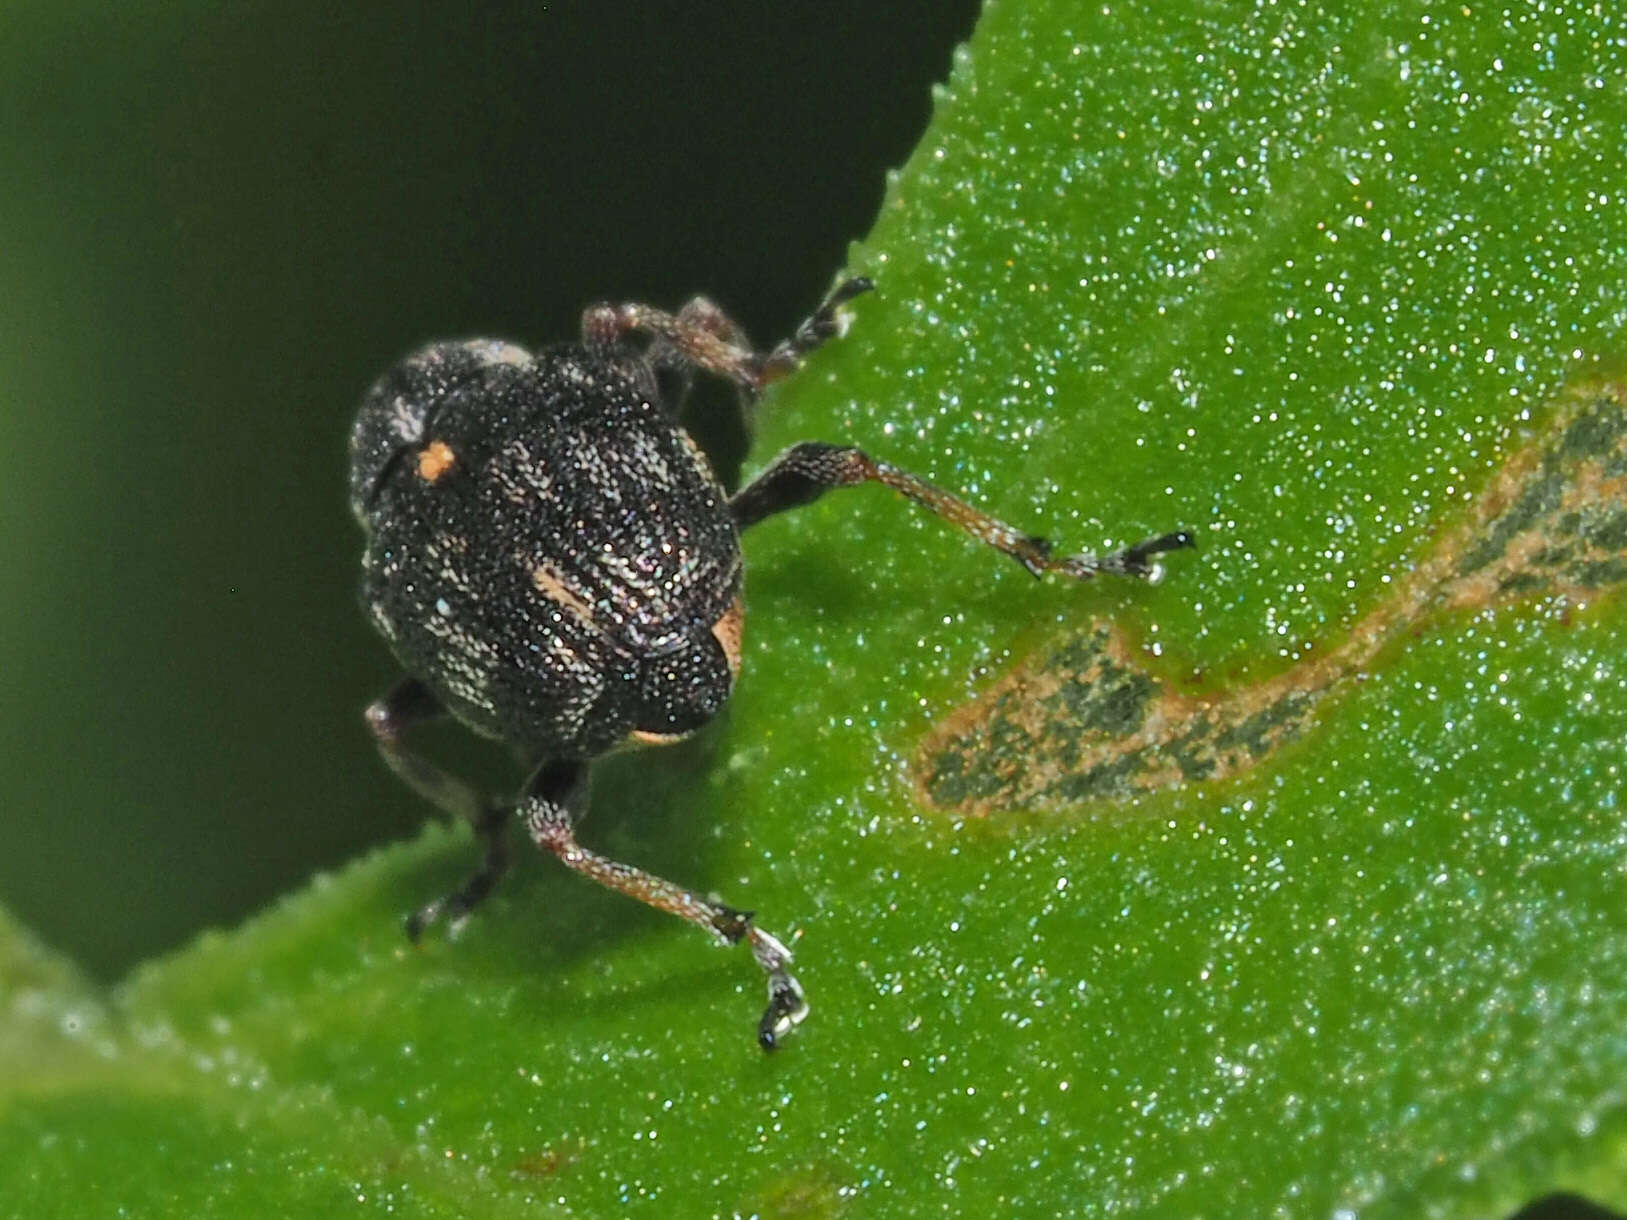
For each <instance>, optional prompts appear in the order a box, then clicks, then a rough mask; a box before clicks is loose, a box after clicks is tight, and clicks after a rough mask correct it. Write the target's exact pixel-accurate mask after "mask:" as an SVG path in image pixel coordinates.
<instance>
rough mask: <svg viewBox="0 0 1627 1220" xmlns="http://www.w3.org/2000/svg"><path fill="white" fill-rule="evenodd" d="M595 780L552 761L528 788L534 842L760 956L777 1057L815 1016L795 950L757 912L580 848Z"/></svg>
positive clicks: (581, 768)
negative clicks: (578, 825)
mask: <svg viewBox="0 0 1627 1220" xmlns="http://www.w3.org/2000/svg"><path fill="white" fill-rule="evenodd" d="M587 773H588V768H587V764H586V763H584V762H579V761H572V760H561V761H553V762H547V763H544V764H543V765H542V766H541V767H539V768H537V770H536V772H535V774H533V775H532V777H531V778H530V780H528V781H527V782H526V786H525V790H524V792H523V793H522V795H521V797H520V805H519V813H520V817H521V820H522V821H523V822H524V823H525V827H526V829H527V830H528V831H529V832H530V834H531V838H532V839H533V840H534V841H535V842H536V844H537V846H538V847H541V848H542V849H544V850H545V851H549V852H552V853H553V854H554V855H556V856H558V857H559V859H560V861H561V862H562V863H564V864H565V865H566V867H568V868H571V869H573V870H575V871H576V872H578V873H581V874H582V875H583V876H584V877H588V878H591V879H592V880H594V881H597V882H598V883H599V884H600V885H603V886H608V887H609V888H610V889H613V890H618V891H620V892H621V893H623V894H626V895H627V896H628V897H629V898H636V899H637V900H638V901H640V902H642V903H645V904H647V905H649V906H652V907H654V908H656V909H657V910H659V911H665V912H667V913H668V914H669V915H676V916H678V918H680V919H687V920H688V921H689V922H690V923H692V924H694V925H696V926H697V927H699V928H703V929H705V930H706V931H707V932H710V933H711V934H712V935H713V936H715V937H717V938H718V939H719V940H721V941H722V942H724V943H725V944H729V945H736V944H739V943H740V942H741V941H742V940H744V941H746V943H747V944H749V945H750V946H751V955H752V957H753V958H754V959H755V960H756V962H757V964H758V966H760V967H761V968H762V970H763V972H764V973H765V974H767V975H768V1007H767V1008H766V1009H765V1010H764V1012H763V1016H762V1020H761V1021H759V1022H758V1026H757V1041H758V1042H759V1044H761V1046H762V1048H763V1049H764V1050H773V1049H774V1048H775V1047H777V1046H778V1045H779V1042H780V1039H781V1038H783V1037H784V1036H785V1035H786V1034H787V1033H789V1032H790V1030H791V1028H792V1027H793V1026H794V1025H796V1024H797V1023H798V1022H799V1021H801V1020H802V1019H803V1018H804V1017H805V1016H807V1015H808V1002H807V999H806V998H805V997H804V995H803V991H802V985H801V984H800V983H798V982H797V980H796V979H795V978H794V977H793V976H792V974H791V972H790V970H789V966H790V964H791V951H790V950H789V949H787V948H786V947H785V946H784V945H783V944H782V943H781V942H780V941H779V940H778V939H777V938H776V937H774V936H772V935H770V934H769V933H767V932H765V931H763V930H762V929H761V928H758V927H756V926H755V925H753V923H752V913H751V912H750V911H737V910H735V909H734V908H733V907H730V906H725V905H724V904H723V903H721V902H718V901H716V900H715V899H711V898H705V897H702V896H701V895H699V894H697V893H695V892H694V891H693V890H686V889H684V888H683V887H682V886H680V885H674V884H673V883H672V882H670V881H667V880H665V879H663V878H661V877H657V876H655V875H654V874H652V873H647V872H645V871H644V870H643V869H639V868H634V867H633V866H632V865H630V864H623V863H621V862H620V861H617V860H612V859H610V858H609V857H608V856H601V855H599V854H598V853H597V852H592V851H589V850H588V849H587V848H585V847H583V846H582V845H581V844H580V843H578V842H577V841H576V833H575V831H574V829H573V825H574V823H575V821H576V817H577V815H578V814H579V813H580V812H581V810H582V808H583V806H584V804H585V802H586V796H587Z"/></svg>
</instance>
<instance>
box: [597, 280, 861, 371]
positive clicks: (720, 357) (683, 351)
mask: <svg viewBox="0 0 1627 1220" xmlns="http://www.w3.org/2000/svg"><path fill="white" fill-rule="evenodd" d="M872 287H874V285H872V284H871V282H870V281H869V280H868V279H866V278H864V277H863V276H855V277H854V278H853V279H850V280H844V281H843V282H842V283H840V284H839V285H837V287H836V290H835V291H834V292H832V293H831V294H830V295H829V296H828V297H826V298H825V300H824V301H823V303H821V304H820V306H819V308H818V309H816V310H814V312H813V313H812V314H811V315H809V317H808V318H807V319H805V320H804V321H803V323H802V325H800V326H798V327H797V329H796V333H794V334H793V335H792V336H791V337H790V338H789V339H785V340H783V341H781V342H780V343H778V344H776V345H775V346H774V347H773V348H771V349H769V350H768V351H766V352H759V351H753V350H752V349H751V348H750V347H749V346H748V345H747V344H746V342H745V334H744V332H742V331H741V329H740V328H739V327H738V326H736V325H735V324H734V323H733V322H732V321H730V320H729V318H728V316H727V315H726V314H724V313H723V311H722V310H720V309H719V308H718V307H717V306H716V305H713V304H712V303H711V302H710V301H708V300H707V299H706V298H705V297H697V298H696V299H695V300H693V301H691V302H690V303H689V304H688V305H686V306H685V307H684V308H683V310H682V311H680V312H679V313H678V314H677V315H673V314H670V313H666V312H664V311H663V310H659V309H654V308H651V307H650V306H648V305H638V304H632V303H628V304H621V305H611V304H603V305H594V306H591V307H590V308H589V309H588V310H587V311H586V312H585V313H583V315H582V341H583V342H584V343H586V344H587V345H588V346H589V347H596V348H608V347H613V346H615V345H616V344H618V343H620V342H621V341H622V340H623V339H624V338H625V337H626V336H628V335H630V334H634V333H642V334H647V335H650V336H652V337H653V339H654V340H655V349H654V350H655V351H656V352H657V354H658V356H659V357H660V359H662V360H664V361H667V360H670V359H671V358H672V357H673V356H674V355H676V356H677V357H681V358H682V359H684V360H687V361H688V362H689V363H690V364H692V365H693V366H694V367H696V368H699V369H704V370H705V371H706V372H708V373H716V374H717V375H718V376H720V377H727V378H729V379H730V380H732V381H733V382H734V383H735V384H736V385H738V386H740V387H741V388H742V389H744V390H745V391H746V392H747V393H749V394H756V393H758V392H759V391H761V390H762V389H763V388H764V387H765V386H767V385H770V384H772V383H773V382H776V381H778V380H780V379H781V378H782V377H785V376H787V375H788V374H790V373H793V372H795V371H796V369H797V366H798V365H800V364H801V363H802V358H803V357H804V356H806V355H807V354H808V353H809V352H811V351H813V350H814V349H815V348H817V347H819V346H821V345H822V344H824V343H825V342H826V341H828V340H830V339H832V338H834V337H835V336H836V335H837V334H839V333H841V329H842V319H841V315H840V314H839V313H838V312H837V311H838V309H840V307H841V306H842V305H843V304H844V303H845V302H847V301H851V300H852V299H853V298H854V297H856V296H858V295H859V294H860V293H865V292H869V291H870V289H871V288H872Z"/></svg>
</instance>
